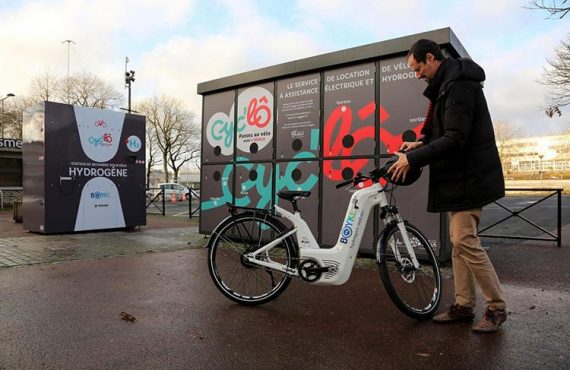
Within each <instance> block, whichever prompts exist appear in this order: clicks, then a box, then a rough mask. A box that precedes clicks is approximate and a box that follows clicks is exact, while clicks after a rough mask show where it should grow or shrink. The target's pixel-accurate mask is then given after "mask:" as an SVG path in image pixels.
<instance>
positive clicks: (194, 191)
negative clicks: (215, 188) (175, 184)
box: [188, 189, 200, 218]
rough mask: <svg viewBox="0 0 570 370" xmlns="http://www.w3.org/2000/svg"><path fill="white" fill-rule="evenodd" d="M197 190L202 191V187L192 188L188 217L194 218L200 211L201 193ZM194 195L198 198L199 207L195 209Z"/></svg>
mask: <svg viewBox="0 0 570 370" xmlns="http://www.w3.org/2000/svg"><path fill="white" fill-rule="evenodd" d="M196 191H200V189H190V194H189V197H188V218H192V216H194V214H195V213H196V212H199V211H200V195H199V194H198V193H197V192H196ZM193 197H196V198H197V199H198V207H197V208H196V209H194V210H192V198H193ZM198 215H199V214H198Z"/></svg>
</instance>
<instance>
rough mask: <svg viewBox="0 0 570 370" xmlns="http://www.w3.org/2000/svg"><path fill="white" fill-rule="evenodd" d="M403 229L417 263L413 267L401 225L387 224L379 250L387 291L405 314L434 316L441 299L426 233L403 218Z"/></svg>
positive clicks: (423, 317) (437, 271) (437, 272)
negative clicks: (416, 266) (399, 226)
mask: <svg viewBox="0 0 570 370" xmlns="http://www.w3.org/2000/svg"><path fill="white" fill-rule="evenodd" d="M405 229H406V232H407V234H408V237H409V239H410V242H411V244H412V247H413V250H414V253H415V255H416V258H417V260H418V262H419V264H420V266H419V268H415V267H414V265H413V263H412V259H411V257H410V254H409V253H408V249H407V248H406V245H405V243H404V239H403V237H402V234H401V232H400V229H399V228H398V226H397V225H396V224H392V225H390V226H388V228H387V229H386V230H385V231H384V233H383V235H382V239H381V240H380V243H379V246H378V250H377V260H378V263H379V269H380V276H381V278H382V282H383V283H384V287H385V288H386V292H388V295H389V296H390V298H391V299H392V301H393V302H394V304H395V305H396V306H397V307H398V308H399V309H400V311H402V312H403V313H404V314H406V315H408V316H410V317H412V318H415V319H420V320H424V319H427V318H430V317H431V316H433V314H434V313H435V311H436V310H437V306H438V305H439V301H440V299H441V275H440V271H439V266H438V265H437V261H436V258H435V255H434V253H433V250H432V248H431V246H430V244H429V242H428V240H427V239H426V237H425V236H424V235H423V234H422V233H421V232H420V231H419V230H418V229H417V228H416V227H415V226H413V225H411V224H409V223H407V222H406V224H405Z"/></svg>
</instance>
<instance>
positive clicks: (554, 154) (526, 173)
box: [497, 133, 570, 179]
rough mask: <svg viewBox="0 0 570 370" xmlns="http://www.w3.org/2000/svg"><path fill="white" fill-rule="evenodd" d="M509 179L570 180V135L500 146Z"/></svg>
mask: <svg viewBox="0 0 570 370" xmlns="http://www.w3.org/2000/svg"><path fill="white" fill-rule="evenodd" d="M497 147H498V149H499V155H500V156H501V162H502V163H503V171H504V172H505V176H506V177H507V178H521V179H522V178H526V179H538V178H545V179H547V178H557V179H569V178H570V133H569V134H563V135H555V136H542V137H529V138H520V139H512V140H507V141H504V142H500V141H499V142H497Z"/></svg>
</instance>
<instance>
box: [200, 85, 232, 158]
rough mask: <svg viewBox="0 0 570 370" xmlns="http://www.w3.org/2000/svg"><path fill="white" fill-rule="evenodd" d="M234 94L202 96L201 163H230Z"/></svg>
mask: <svg viewBox="0 0 570 370" xmlns="http://www.w3.org/2000/svg"><path fill="white" fill-rule="evenodd" d="M234 96H235V92H234V91H233V90H232V91H226V92H223V93H218V94H212V95H206V96H204V102H203V105H204V117H203V121H202V127H203V132H202V162H203V163H216V162H230V161H231V160H232V159H233V153H234Z"/></svg>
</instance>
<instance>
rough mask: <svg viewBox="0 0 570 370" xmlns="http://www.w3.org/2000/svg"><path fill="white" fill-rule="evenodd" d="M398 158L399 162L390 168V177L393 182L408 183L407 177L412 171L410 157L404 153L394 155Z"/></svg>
mask: <svg viewBox="0 0 570 370" xmlns="http://www.w3.org/2000/svg"><path fill="white" fill-rule="evenodd" d="M394 154H396V155H397V156H398V160H397V161H396V163H394V164H393V165H392V166H391V167H390V168H388V175H390V178H391V179H392V181H400V180H402V181H406V175H407V174H408V171H409V170H410V164H409V163H408V157H407V156H406V155H405V154H404V153H399V152H397V153H394Z"/></svg>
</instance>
